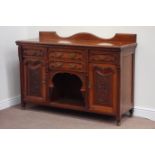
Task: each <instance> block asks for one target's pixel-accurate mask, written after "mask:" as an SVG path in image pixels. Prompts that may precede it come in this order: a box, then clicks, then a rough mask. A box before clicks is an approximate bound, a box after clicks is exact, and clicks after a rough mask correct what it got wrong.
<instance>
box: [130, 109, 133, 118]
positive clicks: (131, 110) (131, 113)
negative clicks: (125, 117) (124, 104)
mask: <svg viewBox="0 0 155 155" xmlns="http://www.w3.org/2000/svg"><path fill="white" fill-rule="evenodd" d="M133 112H134V109H133V108H132V109H130V110H129V116H130V117H132V116H133Z"/></svg>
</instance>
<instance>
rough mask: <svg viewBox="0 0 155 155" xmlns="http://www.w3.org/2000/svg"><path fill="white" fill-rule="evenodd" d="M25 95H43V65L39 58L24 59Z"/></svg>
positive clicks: (40, 96)
mask: <svg viewBox="0 0 155 155" xmlns="http://www.w3.org/2000/svg"><path fill="white" fill-rule="evenodd" d="M24 78H25V83H24V85H25V86H24V88H25V91H24V94H25V97H31V98H33V97H34V98H39V99H41V98H42V99H43V98H44V97H45V83H46V81H45V79H46V77H45V65H44V62H43V61H41V60H39V59H25V60H24Z"/></svg>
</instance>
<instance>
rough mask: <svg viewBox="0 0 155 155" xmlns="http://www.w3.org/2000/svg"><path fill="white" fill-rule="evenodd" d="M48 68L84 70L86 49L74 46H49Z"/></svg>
mask: <svg viewBox="0 0 155 155" xmlns="http://www.w3.org/2000/svg"><path fill="white" fill-rule="evenodd" d="M48 58H49V69H50V70H67V71H78V72H85V71H86V50H83V49H74V48H49V50H48Z"/></svg>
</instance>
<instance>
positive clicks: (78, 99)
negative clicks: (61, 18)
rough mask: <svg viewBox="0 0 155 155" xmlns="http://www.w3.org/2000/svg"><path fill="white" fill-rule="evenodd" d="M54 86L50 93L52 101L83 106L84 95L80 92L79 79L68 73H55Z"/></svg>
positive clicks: (80, 83) (80, 82)
mask: <svg viewBox="0 0 155 155" xmlns="http://www.w3.org/2000/svg"><path fill="white" fill-rule="evenodd" d="M52 80H53V84H54V88H53V91H52V94H51V99H52V101H55V102H59V103H64V104H72V105H77V106H84V97H83V95H82V92H81V88H82V81H81V79H80V78H79V77H78V76H76V75H74V74H70V73H57V74H56V75H55V76H54V77H53V79H52Z"/></svg>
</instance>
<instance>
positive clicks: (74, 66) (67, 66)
mask: <svg viewBox="0 0 155 155" xmlns="http://www.w3.org/2000/svg"><path fill="white" fill-rule="evenodd" d="M49 68H50V69H51V70H55V69H56V70H58V69H59V70H71V71H80V72H83V71H84V69H85V67H84V65H83V64H81V63H71V62H69V63H68V62H51V63H50V65H49Z"/></svg>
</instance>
